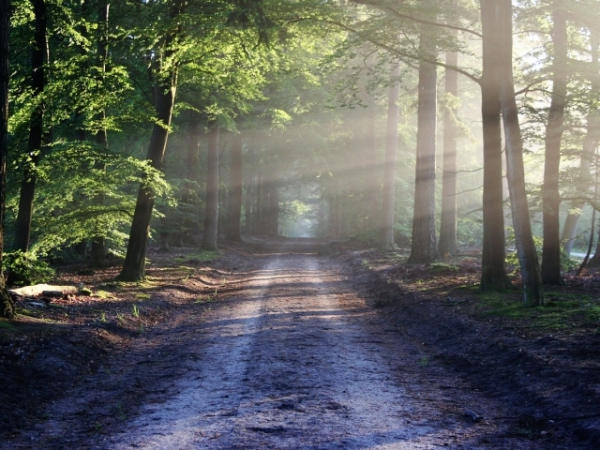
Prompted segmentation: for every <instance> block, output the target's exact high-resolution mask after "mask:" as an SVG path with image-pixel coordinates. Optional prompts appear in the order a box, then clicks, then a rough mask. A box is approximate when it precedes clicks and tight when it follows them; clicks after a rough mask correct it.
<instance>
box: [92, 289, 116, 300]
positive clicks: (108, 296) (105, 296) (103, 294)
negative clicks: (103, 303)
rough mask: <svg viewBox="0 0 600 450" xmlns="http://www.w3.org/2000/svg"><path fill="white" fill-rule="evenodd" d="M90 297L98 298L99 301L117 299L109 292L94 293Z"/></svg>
mask: <svg viewBox="0 0 600 450" xmlns="http://www.w3.org/2000/svg"><path fill="white" fill-rule="evenodd" d="M90 297H94V298H100V299H103V300H104V299H105V300H108V299H115V298H117V297H115V296H114V295H112V294H111V293H110V292H108V291H96V292H95V293H94V294H92V295H91V296H90Z"/></svg>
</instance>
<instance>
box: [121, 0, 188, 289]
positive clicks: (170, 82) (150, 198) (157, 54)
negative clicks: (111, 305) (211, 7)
mask: <svg viewBox="0 0 600 450" xmlns="http://www.w3.org/2000/svg"><path fill="white" fill-rule="evenodd" d="M184 7H185V5H184V4H183V2H179V1H175V2H174V3H173V4H170V5H169V8H168V16H169V19H170V20H171V23H170V24H169V27H170V28H169V29H167V30H166V32H165V34H164V35H163V36H162V37H161V40H160V41H159V45H158V46H157V48H156V49H155V50H154V51H153V53H152V55H151V56H150V59H151V73H152V77H153V79H154V88H153V96H154V108H155V111H156V123H155V124H154V126H153V128H152V137H151V138H150V144H149V146H148V153H147V155H146V159H147V160H148V161H149V162H150V165H151V167H152V168H154V169H157V170H162V165H163V159H164V156H165V151H166V148H167V140H168V137H169V132H170V128H171V120H172V118H173V108H174V106H175V93H176V90H177V75H178V71H179V64H180V57H181V55H180V52H179V50H178V47H179V46H180V45H181V42H180V38H181V36H180V31H181V30H180V28H179V25H178V23H177V21H176V19H177V18H178V17H179V15H180V14H181V13H182V12H183V9H184ZM153 209H154V193H153V192H152V190H151V188H150V187H149V185H148V184H146V183H142V184H141V185H140V187H139V190H138V196H137V202H136V205H135V211H134V213H133V220H132V223H131V232H130V234H129V243H128V245H127V254H126V256H125V262H124V263H123V268H122V269H121V273H120V274H119V276H118V278H119V279H120V280H122V281H139V280H142V279H144V276H145V265H146V248H147V245H148V236H149V233H150V220H151V218H152V211H153Z"/></svg>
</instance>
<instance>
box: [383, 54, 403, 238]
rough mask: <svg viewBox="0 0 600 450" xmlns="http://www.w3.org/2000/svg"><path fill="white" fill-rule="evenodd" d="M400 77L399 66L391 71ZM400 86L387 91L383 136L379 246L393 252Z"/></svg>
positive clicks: (392, 86) (394, 86)
mask: <svg viewBox="0 0 600 450" xmlns="http://www.w3.org/2000/svg"><path fill="white" fill-rule="evenodd" d="M399 76H400V66H399V65H396V67H394V70H393V71H392V78H394V79H397V78H398V77H399ZM399 92H400V86H399V84H398V82H394V84H392V85H391V86H390V88H389V90H388V114H387V131H386V134H385V164H384V173H383V211H382V212H383V214H382V217H383V223H382V236H381V246H382V247H383V249H384V250H393V249H394V248H395V247H396V243H395V241H394V223H395V218H396V217H395V208H394V206H395V203H396V160H397V155H398V119H399V111H398V110H399V108H398V94H399Z"/></svg>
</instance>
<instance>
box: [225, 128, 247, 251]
mask: <svg viewBox="0 0 600 450" xmlns="http://www.w3.org/2000/svg"><path fill="white" fill-rule="evenodd" d="M242 150H243V142H242V135H241V134H236V135H234V136H233V139H232V142H231V148H230V161H229V162H230V165H231V173H230V174H229V180H230V185H229V214H228V222H229V223H228V224H227V230H226V232H227V238H228V239H231V240H232V241H238V242H241V241H242V236H241V234H240V227H241V219H242V183H243V160H242Z"/></svg>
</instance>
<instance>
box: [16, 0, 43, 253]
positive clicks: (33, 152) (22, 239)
mask: <svg viewBox="0 0 600 450" xmlns="http://www.w3.org/2000/svg"><path fill="white" fill-rule="evenodd" d="M31 5H32V7H33V13H34V17H35V19H34V37H33V45H32V49H31V90H32V98H33V101H34V102H37V103H38V104H37V105H36V107H35V109H34V110H33V112H32V113H31V118H30V120H29V122H30V125H29V139H28V142H27V157H28V161H26V162H25V165H24V169H23V181H22V182H21V192H20V196H19V210H18V213H17V219H16V222H15V241H14V248H15V249H16V250H21V251H23V252H26V251H28V250H29V241H30V238H31V221H32V218H33V198H34V195H35V183H36V180H37V174H36V170H37V167H36V166H37V165H38V163H39V161H40V158H41V153H42V141H43V137H44V113H45V109H46V107H45V104H44V101H43V100H39V99H40V97H41V96H42V94H43V92H44V87H45V83H46V78H45V75H44V63H45V61H46V59H47V46H46V27H47V23H46V19H47V18H46V3H45V1H44V0H31Z"/></svg>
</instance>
